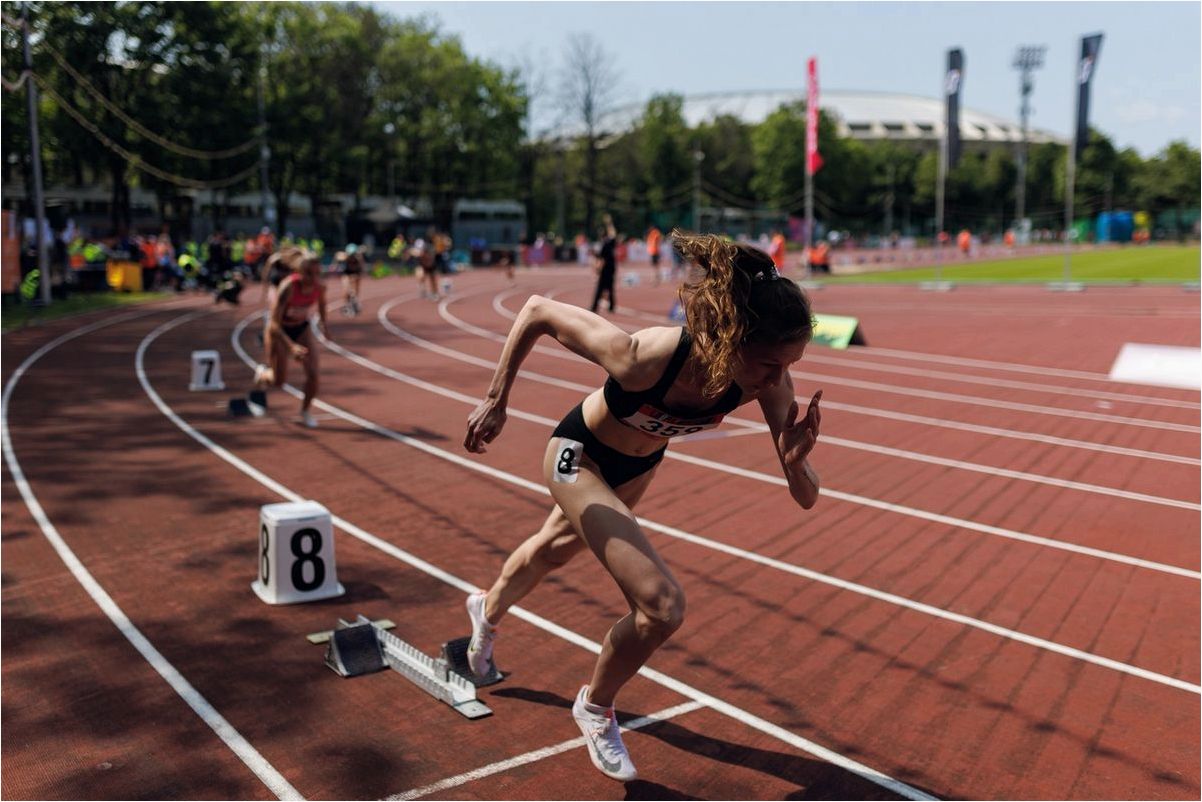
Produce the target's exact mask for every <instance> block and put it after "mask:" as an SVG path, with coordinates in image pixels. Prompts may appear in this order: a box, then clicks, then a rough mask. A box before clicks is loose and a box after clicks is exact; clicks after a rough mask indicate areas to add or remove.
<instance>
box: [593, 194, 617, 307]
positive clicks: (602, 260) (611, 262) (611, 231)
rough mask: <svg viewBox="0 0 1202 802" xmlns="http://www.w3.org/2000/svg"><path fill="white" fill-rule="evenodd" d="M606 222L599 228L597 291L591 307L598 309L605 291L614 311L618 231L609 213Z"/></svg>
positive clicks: (605, 218)
mask: <svg viewBox="0 0 1202 802" xmlns="http://www.w3.org/2000/svg"><path fill="white" fill-rule="evenodd" d="M603 219H604V221H605V222H604V224H603V225H602V226H601V228H600V229H599V230H598V234H599V235H600V238H601V244H600V246H599V247H598V248H597V251H596V254H595V255H596V258H597V261H596V265H597V291H596V292H595V293H594V294H593V305H592V306H591V307H590V308H589V309H590V311H592V312H596V311H597V304H599V303H600V302H601V293H603V292H604V293H605V294H606V295H607V296H608V298H609V311H611V312H612V311H614V304H615V301H614V277H615V276H616V275H617V272H618V259H617V249H618V231H617V229H616V228H614V221H613V218H612V217H610V216H609V215H608V214H607V215H605V217H604V218H603Z"/></svg>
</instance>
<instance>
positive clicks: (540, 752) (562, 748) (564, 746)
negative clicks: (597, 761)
mask: <svg viewBox="0 0 1202 802" xmlns="http://www.w3.org/2000/svg"><path fill="white" fill-rule="evenodd" d="M703 707H705V705H703V704H701V703H700V702H685V703H684V704H682V705H676V706H675V707H669V708H668V709H666V710H661V711H659V712H658V713H652V714H651V715H649V716H641V717H639V718H636V719H631V720H630V721H628V722H626V723H625V724H623V725H622V727H621V728H622V730H624V731H626V732H630V731H632V730H641V729H642V728H643V727H646V726H649V725H651V724H657V723H659V722H661V721H667V720H668V719H671V718H675V717H677V716H683V715H684V714H686V713H692V712H693V711H694V710H699V709H701V708H703ZM584 744H585V740H584V736H583V735H582V736H580V737H579V738H572V739H570V740H567V741H564V742H562V743H558V744H555V745H554V746H545V747H543V748H542V749H535V750H533V751H530V752H527V753H525V754H524V755H517V756H516V757H511V758H509V759H508V760H499V761H497V762H496V763H489V764H488V765H487V766H481V767H480V768H478V769H472V770H471V771H467V772H464V773H463V774H457V775H455V776H454V777H447V778H446V779H444V780H439V781H438V782H436V783H431V784H430V785H423V786H422V787H421V788H411V789H410V790H408V791H402V792H401V793H399V794H392V795H391V796H387V797H385V799H421V798H422V797H423V796H429V795H430V794H435V793H438V792H439V791H446V790H448V789H451V788H458V787H459V786H461V785H466V784H467V783H470V782H475V781H476V780H482V779H484V778H485V777H491V776H492V775H494V774H500V773H501V772H505V771H509V770H510V769H516V768H517V767H518V766H525V765H527V764H530V763H536V762H538V761H540V760H545V759H547V758H549V757H554V756H555V755H560V754H563V753H564V752H570V751H571V750H573V749H576V748H578V747H581V746H584Z"/></svg>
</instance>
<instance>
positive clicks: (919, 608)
mask: <svg viewBox="0 0 1202 802" xmlns="http://www.w3.org/2000/svg"><path fill="white" fill-rule="evenodd" d="M253 317H254V315H252V316H250V317H247V318H246V319H244V320H243V321H242V322H240V323H239V324H238V326H237V327H236V328H235V329H234V331H233V332H232V333H231V334H230V341H231V343H232V344H233V347H234V350H235V352H237V353H238V355H239V357H240V358H241V359H242V361H243V362H245V363H246V364H247V366H253V365H254V361H253V360H252V359H251V357H250V355H249V354H247V353H246V351H245V350H244V349H243V348H242V344H241V343H240V342H239V338H240V337H241V333H242V330H243V329H244V328H245V327H246V325H247V324H248V323H249V322H250V321H251V320H252V319H253ZM360 358H361V357H360ZM365 361H366V360H365ZM385 370H388V369H385ZM389 373H391V374H396V375H397V376H403V377H404V378H403V379H402V380H403V381H406V382H409V383H412V384H414V386H419V387H422V386H427V387H433V386H434V385H430V384H429V383H428V382H424V381H422V380H420V379H413V378H412V377H407V376H404V374H400V373H396V372H395V371H389ZM283 389H284V390H285V391H286V392H288V393H289V394H290V395H292V396H294V397H296V398H300V397H302V395H303V393H301V391H300V390H298V389H296V388H295V387H293V386H291V385H285V386H284V388H283ZM452 393H453V391H447V396H448V397H461V398H462V399H466V401H467V402H468V403H471V404H476V403H479V399H475V398H471V397H470V396H467V395H465V394H462V393H453V394H452ZM313 403H314V404H316V405H317V406H318V407H319V408H321V409H323V410H325V411H327V412H329V413H330V414H332V415H334V416H336V417H339V418H342V419H343V420H345V421H348V422H350V423H354V424H355V425H357V426H359V427H361V428H364V429H367V430H368V431H371V432H375V433H376V434H378V435H380V436H382V437H386V438H388V439H390V440H395V441H396V442H398V443H403V444H404V445H407V446H411V447H413V448H415V449H417V450H419V451H424V452H425V453H427V454H430V455H432V456H435V457H438V458H439V459H443V460H446V461H448V462H451V463H454V464H456V465H459V466H461V467H464V468H467V469H468V470H472V471H476V472H477V473H482V474H485V475H486V476H491V477H493V478H494V479H499V480H501V481H503V482H508V483H509V484H513V485H517V486H518V487H522V488H525V489H526V490H529V491H531V492H533V493H538V494H540V495H544V496H549V495H550V491H549V490H547V488H546V487H545V486H543V485H541V484H538V483H536V482H531V481H529V480H528V479H524V478H522V477H520V476H517V475H515V474H511V473H508V472H506V471H502V470H499V469H497V468H493V467H490V466H488V465H485V464H483V463H479V462H474V461H472V460H469V459H467V458H465V457H461V456H460V455H458V454H455V453H452V452H450V451H445V450H443V449H441V448H438V447H436V446H432V445H429V444H427V443H425V442H423V441H421V440H415V439H413V438H412V437H408V436H407V435H403V434H401V433H399V432H396V431H393V430H392V429H389V428H387V427H385V426H381V425H379V424H377V423H375V422H373V421H369V420H367V419H366V418H361V417H359V416H358V415H356V414H354V413H352V412H348V411H346V410H344V409H341V408H340V407H336V406H333V405H332V404H328V403H326V402H324V401H321V400H320V399H318V400H315V401H314V402H313ZM514 417H518V416H517V415H515V416H514ZM531 417H535V416H531ZM543 420H549V419H543ZM198 436H199V437H204V435H199V433H198ZM205 439H206V440H207V438H205ZM218 448H220V447H219V446H218ZM669 455H670V452H669ZM235 459H236V458H235ZM637 520H638V522H639V524H640V525H641V526H644V527H646V528H648V529H650V530H652V531H655V532H659V533H661V534H665V535H668V536H669V537H673V538H677V539H680V540H685V541H688V542H690V543H693V544H695V545H698V546H701V547H703V548H707V549H712V550H714V551H721V552H725V553H726V554H729V555H731V556H734V557H738V558H741V559H744V560H748V561H750V562H756V563H759V564H761V565H766V566H768V567H770V568H775V569H777V570H779V571H783V572H785V573H790V574H794V575H796V576H800V577H803V578H805V579H810V580H813V581H815V582H820V583H822V584H825V585H830V586H832V587H837V588H840V589H842V590H848V591H851V592H852V593H857V594H860V595H863V596H869V597H871V598H874V599H878V600H880V601H884V602H887V603H889V604H893V605H896V606H899V607H904V608H906V609H909V610H914V611H916V612H920V613H924V614H926V615H930V616H934V617H935V618H941V619H944V620H946V621H953V622H955V623H958V624H962V625H964V626H968V627H973V628H975V629H980V630H983V631H985V632H989V633H991V634H994V635H998V636H1001V637H1003V638H1009V639H1011V640H1016V641H1019V642H1020V643H1025V644H1027V645H1029V646H1034V647H1036V648H1038V649H1044V650H1047V651H1050V652H1054V653H1056V654H1060V655H1063V656H1066V657H1071V658H1075V659H1078V660H1083V661H1085V662H1087V663H1092V664H1094V665H1097V666H1101V667H1103V668H1109V669H1112V670H1114V671H1119V672H1122V673H1124V674H1129V675H1131V676H1134V677H1140V678H1142V679H1147V680H1150V681H1152V682H1156V683H1160V684H1162V685H1168V686H1169V687H1172V688H1178V689H1180V690H1184V691H1189V692H1190V693H1194V694H1199V695H1202V685H1198V684H1196V683H1192V682H1187V681H1185V680H1180V679H1177V678H1176V677H1170V676H1168V675H1166V674H1160V673H1157V672H1155V671H1149V670H1148V669H1144V668H1139V667H1138V666H1133V665H1129V664H1127V663H1123V662H1120V661H1118V660H1112V659H1110V658H1108V657H1101V656H1100V655H1096V654H1092V653H1090V652H1086V651H1083V650H1081V649H1077V648H1074V647H1072V646H1065V645H1063V644H1060V643H1056V642H1055V641H1050V640H1046V639H1044V638H1039V637H1036V636H1033V635H1027V634H1025V633H1023V632H1019V631H1017V630H1013V629H1007V628H1006V627H1001V626H997V625H995V624H990V623H988V622H986V621H981V620H979V619H976V618H972V617H970V616H966V615H963V614H961V613H954V612H951V611H949V610H944V609H942V608H940V607H935V606H933V605H929V604H925V603H923V602H916V601H913V600H911V599H907V598H906V597H904V596H898V595H896V594H893V593H887V592H885V591H881V590H877V589H876V588H872V587H869V586H867V585H861V584H859V583H856V582H849V581H847V580H844V579H838V578H836V577H832V576H828V575H827V574H822V573H819V572H817V571H812V570H810V569H808V568H803V567H801V566H799V565H794V564H792V563H787V562H784V561H782V560H777V559H774V558H772V557H765V556H763V555H760V554H756V553H755V552H750V551H746V550H744V549H740V548H738V547H735V546H729V545H727V544H725V543H722V542H719V541H715V540H711V539H709V538H705V537H701V536H700V535H695V534H693V533H691V532H685V531H684V530H682V529H677V528H675V527H672V526H667V525H665V524H661V523H658V522H656V521H652V520H650V519H648V518H642V517H639V518H638V519H637ZM389 553H392V552H389ZM401 559H405V561H406V562H409V560H408V559H406V558H401ZM411 564H412V563H411ZM1153 565H1157V564H1156V563H1153ZM1164 568H1167V569H1170V570H1169V573H1175V574H1179V575H1183V576H1188V577H1190V578H1192V579H1199V578H1202V575H1200V574H1199V573H1198V572H1196V571H1186V570H1185V569H1179V568H1175V567H1174V566H1164ZM423 570H424V569H423ZM474 589H475V588H474V587H468V588H467V589H466V592H471V591H472V590H474ZM515 609H516V608H515ZM589 643H591V641H589ZM590 648H591V647H590ZM647 676H650V675H647Z"/></svg>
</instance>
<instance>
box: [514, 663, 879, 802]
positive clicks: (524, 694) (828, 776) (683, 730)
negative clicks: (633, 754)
mask: <svg viewBox="0 0 1202 802" xmlns="http://www.w3.org/2000/svg"><path fill="white" fill-rule="evenodd" d="M492 695H495V696H504V697H507V698H511V699H521V700H523V701H527V702H533V703H535V704H541V705H548V706H550V707H559V708H563V709H565V710H571V708H572V700H571V699H566V698H564V697H563V696H560V695H559V694H556V693H552V692H550V691H540V690H532V689H530V688H515V687H508V688H500V689H498V690H496V691H493V692H492ZM638 717H639V716H638V715H637V714H634V713H630V712H627V711H621V710H619V711H618V720H619V721H620V722H623V723H625V722H628V721H630V720H631V719H634V718H638ZM638 732H640V733H643V734H645V735H649V736H651V737H652V738H657V739H659V740H660V741H662V742H664V743H665V744H668V745H669V746H673V747H675V748H677V749H679V750H680V751H682V752H686V753H688V754H689V755H690V756H693V757H696V758H701V759H708V760H716V761H720V762H722V763H727V764H729V765H731V766H737V767H739V768H743V769H750V770H752V771H758V772H762V773H764V774H769V775H771V776H773V777H777V778H778V779H781V780H783V781H785V782H786V783H789V784H790V785H795V786H796V787H797V789H796V791H794V792H792V793H790V794H789V795H788V796H787V797H786V798H787V799H894V798H896V797H895V795H894V794H892V793H890V792H889V791H887V790H885V789H884V788H881V787H880V786H878V785H876V784H874V783H871V782H869V781H868V780H866V779H864V778H862V777H859V776H857V775H855V774H853V773H851V772H849V771H846V770H845V769H842V768H840V767H838V766H835V765H833V764H831V763H827V762H825V761H822V760H816V759H814V758H811V757H807V756H805V755H801V754H789V753H785V752H774V751H772V750H770V749H760V748H758V747H754V746H747V745H745V744H740V743H735V742H733V741H727V740H723V739H722V738H715V737H714V736H712V735H704V734H702V733H700V732H697V731H695V730H691V729H689V728H687V727H684V726H681V725H680V724H678V723H676V722H675V721H670V720H669V721H657V722H655V723H653V724H648V725H647V726H645V727H642V728H640V729H639V730H638ZM626 798H627V799H694V798H695V797H691V796H688V795H687V794H684V793H682V792H679V791H676V790H674V789H671V788H667V787H665V786H662V785H659V784H657V783H652V782H647V781H643V780H636V781H635V782H631V783H627V784H626Z"/></svg>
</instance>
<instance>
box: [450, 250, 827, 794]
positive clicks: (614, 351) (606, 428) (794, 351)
mask: <svg viewBox="0 0 1202 802" xmlns="http://www.w3.org/2000/svg"><path fill="white" fill-rule="evenodd" d="M673 236H674V238H675V241H676V246H677V247H679V248H680V249H681V250H682V251H683V252H684V256H685V257H686V258H687V259H688V260H689V261H691V262H693V264H694V265H696V266H697V267H698V268H700V271H701V275H700V277H699V278H698V279H697V281H696V282H695V283H686V284H685V285H684V286H683V287H682V288H681V300H682V303H683V304H684V308H685V315H686V322H687V324H688V325H687V327H686V328H683V329H682V328H679V327H653V328H649V329H643V330H642V331H638V332H635V333H634V334H627V333H626V332H625V331H623V330H621V329H619V328H617V327H616V326H614V325H613V324H611V323H609V322H608V321H606V320H605V319H604V318H602V317H600V316H598V315H595V314H593V313H591V312H587V311H585V310H584V309H580V308H578V307H575V306H570V305H567V304H562V303H557V302H555V301H551V300H548V299H546V298H540V297H538V296H532V297H531V298H530V300H529V301H527V302H526V305H525V306H524V307H523V308H522V311H521V313H520V314H519V315H518V317H517V319H516V320H515V321H514V324H513V328H512V329H511V330H510V332H509V338H508V339H507V340H506V342H505V347H504V349H503V351H502V353H501V361H500V363H499V364H498V365H497V371H496V374H495V375H494V377H493V381H492V384H491V385H490V387H489V389H488V396H487V397H486V398H485V399H484V401H482V402H481V403H480V405H479V406H478V407H477V408H476V409H475V411H474V412H472V414H471V416H470V417H469V418H468V427H467V437H466V438H465V439H464V442H463V445H464V448H466V449H467V450H468V451H470V452H476V453H481V452H483V451H484V450H485V448H484V444H485V443H491V442H492V441H493V440H494V439H496V437H497V436H498V435H499V434H500V433H501V429H502V427H503V426H504V425H505V418H506V416H505V407H506V404H507V403H508V400H509V392H510V389H511V388H512V386H513V382H514V379H515V378H516V376H517V374H518V369H519V368H520V367H521V364H522V361H523V360H524V359H525V357H526V355H527V354H529V353H530V349H531V348H532V347H533V346H534V342H535V340H537V339H538V338H539V337H541V336H542V335H544V334H546V335H550V336H552V337H554V338H555V339H556V340H558V341H559V342H560V344H562V345H563V346H564V347H566V348H568V349H569V350H571V351H574V352H575V353H577V354H580V355H581V356H584V357H586V358H587V359H589V360H591V361H593V362H596V363H597V364H598V365H600V366H601V367H602V368H604V369H605V371H606V372H607V373H608V374H609V378H608V379H607V380H606V382H605V386H604V388H602V389H599V390H596V391H595V392H593V393H592V394H591V395H589V396H588V397H587V398H585V399H584V401H583V402H582V403H581V404H580V405H578V406H577V407H576V408H575V409H573V410H572V411H571V412H569V413H568V414H567V417H565V418H564V419H563V421H562V422H561V423H560V424H559V426H558V427H556V429H555V432H554V434H552V436H551V442H550V443H549V444H548V445H547V450H546V454H545V456H544V457H543V474H544V476H545V478H546V481H547V486H548V487H549V488H550V490H551V496H552V498H554V499H555V503H556V504H555V508H554V509H553V510H552V511H551V514H550V516H548V518H547V520H546V522H545V523H544V524H543V527H542V529H541V530H540V531H539V532H538V533H537V534H535V535H533V536H532V537H530V538H529V539H528V540H527V541H526V542H525V543H523V544H522V545H521V546H519V547H518V549H517V550H516V551H515V552H513V554H511V555H510V556H509V558H508V559H507V560H506V561H505V565H504V567H503V568H502V569H501V575H500V577H498V578H497V580H496V582H495V583H494V584H493V586H492V588H491V589H490V590H489V591H488V592H487V593H485V592H484V591H477V592H476V593H474V594H472V595H471V596H469V597H468V600H467V610H468V615H469V616H470V618H471V621H472V639H471V642H470V644H469V646H468V661H469V663H470V664H471V667H472V670H473V671H474V672H475V673H476V674H478V675H484V674H486V673H487V672H488V670H489V666H490V663H491V659H492V651H493V639H494V638H495V637H496V629H495V627H496V624H497V623H498V622H499V621H500V620H501V618H502V617H503V616H504V615H505V612H506V611H507V610H508V609H509V608H510V607H511V606H512V605H513V604H515V603H517V602H518V601H519V600H521V599H522V598H523V597H524V596H525V595H526V594H527V593H529V592H530V591H531V590H533V589H534V586H535V585H537V584H538V582H539V581H540V580H541V579H542V578H543V577H544V576H546V574H547V573H548V572H550V571H552V570H554V569H556V568H559V567H560V566H562V565H564V564H565V563H567V562H568V560H570V559H571V558H572V557H574V556H575V555H576V554H578V553H579V552H581V551H583V550H584V549H585V548H586V547H587V548H589V549H590V550H592V552H593V554H595V555H596V557H597V559H598V560H600V561H601V564H602V565H603V566H604V567H605V569H606V570H607V571H608V572H609V573H610V575H612V576H613V578H614V580H615V581H616V582H617V583H618V587H619V589H620V590H621V591H622V594H623V595H624V596H625V597H626V600H627V602H628V603H629V605H630V612H629V613H628V614H627V615H625V616H624V617H623V618H621V619H620V620H619V621H618V622H617V623H616V624H614V625H613V628H612V629H610V630H609V633H608V634H607V635H606V636H605V640H604V643H603V644H602V649H601V656H600V657H599V658H598V660H597V665H596V668H595V669H594V670H593V676H592V679H591V680H590V681H589V684H587V685H585V686H584V687H582V688H581V689H580V692H579V693H578V694H577V695H576V701H575V704H574V705H573V707H572V716H573V717H574V718H575V720H576V723H577V724H578V725H579V727H580V729H581V731H582V732H583V733H584V735H585V738H586V739H587V740H588V742H589V757H590V758H591V759H592V761H593V765H595V766H596V767H597V768H598V769H600V770H601V771H602V772H603V773H605V774H606V775H608V776H609V777H612V778H614V779H616V780H622V781H626V780H632V779H634V778H635V777H636V776H637V775H636V772H635V768H634V765H633V764H632V763H631V760H630V756H629V755H628V754H627V752H626V748H625V746H623V744H622V738H621V735H620V733H619V730H618V724H617V721H616V720H615V719H614V714H613V703H614V696H615V695H616V694H617V693H618V690H619V689H620V688H621V687H622V685H624V684H625V683H626V681H627V680H629V679H630V678H631V677H632V676H633V675H634V673H635V672H636V671H638V669H639V668H640V667H641V666H642V665H643V663H645V662H646V661H647V659H648V658H650V657H651V655H652V653H654V652H655V650H656V649H657V648H659V646H660V645H661V644H662V643H664V641H666V640H667V639H668V637H669V636H670V635H671V634H672V633H673V632H675V631H676V630H677V629H678V628H679V627H680V625H681V622H682V621H683V619H684V610H685V602H684V591H683V590H682V589H681V587H680V584H679V583H678V582H677V581H676V578H675V577H673V576H672V572H671V571H670V570H669V569H668V566H667V565H665V564H664V562H663V560H661V559H660V557H659V555H658V554H656V552H655V549H654V548H653V547H652V545H651V542H650V541H649V540H648V539H647V537H646V535H644V534H643V531H642V530H641V529H640V528H639V525H638V523H637V522H636V521H635V517H634V513H633V512H631V510H632V509H633V507H634V506H635V504H636V503H637V502H638V500H639V498H640V497H641V496H642V495H643V493H644V491H645V490H646V489H647V485H648V484H649V483H650V481H651V478H652V476H654V475H655V469H656V466H657V465H659V462H660V460H661V459H662V458H663V455H664V450H665V448H666V446H667V444H668V441H669V440H670V439H671V438H672V437H675V436H678V435H685V434H692V433H694V432H700V431H703V430H705V429H712V428H714V427H715V426H717V425H718V424H719V422H721V420H722V416H723V415H726V414H727V413H729V412H732V411H733V410H735V409H736V408H738V407H739V406H741V405H743V404H746V403H748V402H750V401H759V403H760V408H761V409H762V410H763V413H764V419H765V420H766V421H767V423H768V427H769V429H770V430H771V432H772V441H773V444H774V445H775V446H776V451H777V455H778V456H779V458H780V464H781V469H782V470H783V471H784V475H785V478H786V479H787V480H788V483H789V492H790V494H791V495H792V496H793V498H794V500H796V501H797V503H798V504H800V505H801V506H802V507H804V508H806V509H809V508H810V507H812V506H813V505H814V502H815V501H817V499H818V477H817V475H816V474H815V473H814V471H813V470H812V469H811V468H810V465H809V463H808V462H807V459H806V457H807V455H808V454H809V453H810V451H811V449H813V448H814V443H815V442H816V440H817V438H818V424H819V421H820V418H821V414H820V412H819V409H818V400H819V398H820V397H821V395H822V392H821V391H819V392H817V393H815V394H814V397H813V399H812V400H811V401H810V403H809V407H808V409H807V411H806V414H805V415H804V416H803V417H802V418H801V419H800V420H798V404H797V402H796V401H795V400H794V397H793V384H792V381H791V380H790V379H789V366H790V365H792V364H793V363H794V362H796V361H797V360H799V359H801V356H802V353H803V352H804V351H805V347H806V345H807V343H809V341H810V336H811V334H812V333H813V323H812V320H811V316H810V303H809V300H808V299H807V298H806V296H805V294H804V293H802V291H801V290H800V289H798V287H797V285H796V284H794V283H793V282H792V281H789V280H787V279H782V278H780V276H779V274H778V273H777V272H776V268H775V267H774V266H773V264H772V259H770V258H769V257H768V255H767V254H765V253H763V252H762V251H759V250H757V249H755V248H752V247H749V246H747V245H742V244H736V243H726V242H723V241H722V240H721V239H720V238H719V237H715V236H710V235H700V236H688V235H683V234H680V233H679V232H673Z"/></svg>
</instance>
